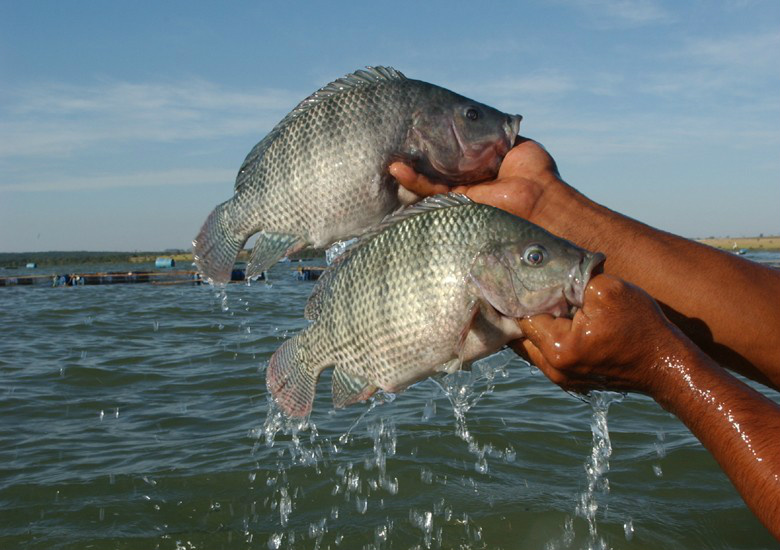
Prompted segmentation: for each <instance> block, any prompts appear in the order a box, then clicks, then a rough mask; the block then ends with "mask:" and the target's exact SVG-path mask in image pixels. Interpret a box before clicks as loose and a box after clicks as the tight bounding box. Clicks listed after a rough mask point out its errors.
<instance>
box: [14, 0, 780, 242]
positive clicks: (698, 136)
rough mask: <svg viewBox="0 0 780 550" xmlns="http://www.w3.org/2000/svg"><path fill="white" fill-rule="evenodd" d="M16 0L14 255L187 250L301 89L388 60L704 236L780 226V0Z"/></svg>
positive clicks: (590, 190)
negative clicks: (504, 117) (517, 123)
mask: <svg viewBox="0 0 780 550" xmlns="http://www.w3.org/2000/svg"><path fill="white" fill-rule="evenodd" d="M487 5H490V6H492V8H490V9H487V8H485V7H477V5H476V4H475V3H473V2H457V1H451V0H450V1H447V2H420V1H416V2H407V1H396V2H393V3H388V4H386V5H379V4H378V3H377V4H375V3H372V2H310V3H303V2H219V3H217V2H214V3H211V4H207V3H205V2H192V1H187V2H176V1H173V2H139V1H134V2H129V1H115V2H83V1H75V0H74V1H70V2H54V1H51V2H44V1H31V2H19V1H15V0H0V251H3V252H12V251H42V250H155V249H163V248H186V247H188V246H189V245H190V242H191V240H192V238H193V236H194V235H195V234H196V233H197V231H198V228H199V227H200V224H201V223H202V222H203V220H204V219H205V217H206V215H207V214H208V213H209V212H210V210H211V209H212V208H213V207H214V206H215V205H216V204H218V203H219V202H222V201H224V200H226V199H228V198H229V197H230V196H231V194H232V188H233V181H234V179H235V174H236V172H237V170H238V167H239V166H240V164H241V162H242V160H243V159H244V157H245V156H246V154H247V153H248V152H249V150H250V149H251V148H252V146H253V145H254V144H255V143H256V142H257V141H259V140H260V139H261V138H262V137H263V135H265V133H266V132H268V130H270V129H271V127H272V126H273V125H274V124H275V123H276V122H277V121H278V120H279V119H281V118H282V117H283V116H284V115H285V114H286V113H287V112H288V111H289V110H290V109H291V108H292V107H294V106H295V105H296V104H297V103H298V101H300V100H301V99H303V98H304V97H306V96H307V95H309V94H310V93H311V92H313V91H314V90H316V89H317V88H318V87H320V86H322V85H324V84H326V83H328V82H329V81H331V80H333V79H335V78H337V77H339V76H342V75H343V74H346V73H349V72H351V71H353V70H355V69H357V68H360V67H363V66H366V65H391V66H394V67H396V68H397V69H400V70H401V71H403V72H404V73H405V74H406V75H407V76H409V77H412V78H418V79H421V80H426V81H429V82H432V83H435V84H439V85H443V86H445V87H448V88H450V89H452V90H454V91H456V92H459V93H462V94H464V95H468V96H470V97H472V98H474V99H476V100H479V101H482V102H484V103H489V104H492V105H494V106H495V107H498V108H500V109H503V110H505V111H508V112H512V113H520V114H522V115H524V117H525V118H524V122H523V125H522V127H521V130H522V133H523V134H524V135H527V136H529V137H533V138H534V139H537V140H539V141H541V142H542V143H543V144H544V145H545V146H546V147H547V148H548V150H549V151H550V152H551V153H552V154H553V156H554V157H555V158H556V160H557V161H558V163H559V166H560V168H561V171H562V174H563V176H564V178H565V179H566V180H567V181H568V182H569V183H571V184H572V185H574V186H575V187H577V188H578V189H580V190H581V191H582V192H583V193H585V194H586V195H588V196H590V197H591V198H593V199H595V200H597V201H599V202H601V203H602V204H604V205H606V206H608V207H610V208H612V209H614V210H618V211H620V212H623V213H626V214H628V215H630V216H632V217H634V218H637V219H639V220H641V221H644V222H646V223H649V224H651V225H654V226H656V227H659V228H662V229H665V230H668V231H672V232H675V233H679V234H682V235H685V236H689V237H696V236H708V235H719V236H725V235H730V236H738V235H757V234H759V233H764V234H780V53H778V52H780V3H778V2H777V1H776V0H767V1H759V0H756V1H751V0H743V1H740V0H732V1H723V2H704V1H690V2H676V1H668V2H663V1H656V0H552V1H550V0H548V1H521V0H515V1H513V2H492V3H490V4H484V5H483V4H481V5H480V6H487Z"/></svg>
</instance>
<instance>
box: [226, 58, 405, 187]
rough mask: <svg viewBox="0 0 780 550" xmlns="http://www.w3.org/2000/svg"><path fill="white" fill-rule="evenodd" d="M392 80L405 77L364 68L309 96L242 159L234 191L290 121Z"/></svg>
mask: <svg viewBox="0 0 780 550" xmlns="http://www.w3.org/2000/svg"><path fill="white" fill-rule="evenodd" d="M393 80H406V77H405V76H404V74H403V73H402V72H401V71H397V70H395V69H393V68H392V67H366V68H365V69H359V70H357V71H355V72H354V73H350V74H348V75H346V76H342V77H341V78H339V79H337V80H334V81H333V82H331V83H330V84H327V85H326V86H323V87H322V88H320V89H319V90H317V91H316V92H314V93H313V94H311V95H310V96H309V97H307V98H306V99H304V100H303V101H301V102H300V103H299V104H298V105H297V106H296V107H295V108H294V109H293V110H292V111H290V112H289V113H287V116H285V117H284V118H283V119H282V120H281V121H280V122H279V124H277V125H276V126H274V128H273V129H272V130H271V131H270V132H268V135H267V136H265V137H264V138H263V139H262V140H261V141H260V143H258V144H257V145H255V146H254V147H253V148H252V150H251V151H250V152H249V154H248V155H247V156H246V159H244V162H243V163H242V164H241V168H239V170H238V175H237V176H236V186H235V190H238V188H239V187H241V186H242V185H243V184H244V183H245V182H246V181H247V178H246V175H247V169H248V168H249V166H250V165H251V164H252V163H254V162H257V161H258V160H260V158H262V156H263V153H265V150H266V149H267V148H268V146H269V145H270V144H271V143H272V142H273V141H274V140H275V139H276V136H278V135H279V133H280V132H281V131H282V130H283V129H284V127H285V126H287V125H288V124H289V123H290V121H291V120H293V119H295V118H297V117H299V116H301V115H302V114H303V113H305V112H306V111H308V110H309V109H312V108H313V107H315V106H316V105H318V104H320V103H322V102H323V101H325V100H326V99H328V98H329V97H332V96H334V95H338V94H340V93H344V92H346V91H348V90H352V89H354V88H359V87H361V86H372V85H377V84H381V83H383V82H390V81H393Z"/></svg>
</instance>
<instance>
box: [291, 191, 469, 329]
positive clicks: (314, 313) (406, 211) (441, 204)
mask: <svg viewBox="0 0 780 550" xmlns="http://www.w3.org/2000/svg"><path fill="white" fill-rule="evenodd" d="M467 204H474V202H473V201H472V200H471V199H470V198H468V197H467V196H465V195H460V194H458V193H447V194H446V195H434V196H432V197H427V198H425V199H423V200H421V201H420V202H418V203H416V204H414V205H412V206H407V207H405V208H401V209H399V210H396V211H395V212H393V213H391V214H388V215H387V216H386V217H385V218H384V219H383V220H382V221H381V222H379V223H378V224H377V225H375V226H373V227H371V228H369V229H368V230H367V231H365V232H364V233H363V234H361V235H360V236H359V237H358V238H357V239H356V240H355V242H354V243H353V244H352V245H350V246H349V247H348V248H346V249H345V250H344V252H342V253H341V254H340V255H339V256H338V257H337V258H336V259H335V260H333V263H332V264H331V265H330V266H329V267H328V269H326V270H325V271H324V272H323V273H322V275H320V278H319V280H318V281H317V284H316V285H315V286H314V288H313V289H312V291H311V295H310V296H309V300H308V301H307V302H306V308H305V309H304V313H303V314H304V317H305V318H306V319H308V320H310V321H314V320H315V319H317V317H319V314H320V310H321V309H322V304H323V303H324V301H325V300H326V299H327V296H326V295H327V292H328V289H329V288H330V285H331V283H332V282H333V280H334V279H335V276H336V273H337V272H338V270H339V269H340V268H341V267H342V266H344V265H346V264H347V263H349V259H350V258H351V256H352V255H353V254H354V253H355V251H356V250H358V249H359V248H360V247H361V246H362V245H363V244H365V243H366V242H368V241H369V240H371V237H373V236H375V235H377V234H378V233H380V232H381V231H382V230H384V229H387V228H388V227H390V226H391V225H395V224H396V223H398V222H400V221H401V220H404V219H406V218H411V217H413V216H417V215H419V214H423V213H425V212H430V211H432V210H440V209H442V208H452V207H459V206H465V205H467Z"/></svg>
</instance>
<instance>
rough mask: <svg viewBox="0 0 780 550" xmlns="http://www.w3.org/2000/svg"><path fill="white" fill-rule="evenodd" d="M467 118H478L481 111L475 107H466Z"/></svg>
mask: <svg viewBox="0 0 780 550" xmlns="http://www.w3.org/2000/svg"><path fill="white" fill-rule="evenodd" d="M466 118H467V119H469V120H477V119H478V118H479V111H477V110H476V109H475V108H474V107H469V108H468V109H466Z"/></svg>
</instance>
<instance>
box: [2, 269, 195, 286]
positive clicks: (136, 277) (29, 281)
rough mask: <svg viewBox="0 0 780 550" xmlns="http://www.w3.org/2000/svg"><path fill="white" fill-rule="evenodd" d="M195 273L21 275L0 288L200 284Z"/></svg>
mask: <svg viewBox="0 0 780 550" xmlns="http://www.w3.org/2000/svg"><path fill="white" fill-rule="evenodd" d="M201 282H202V281H201V277H200V274H199V273H198V272H196V271H165V272H157V271H129V272H127V271H112V272H101V273H67V274H64V275H23V276H17V277H0V286H30V285H41V286H85V285H114V284H129V283H151V284H158V285H172V284H200V283H201Z"/></svg>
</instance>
